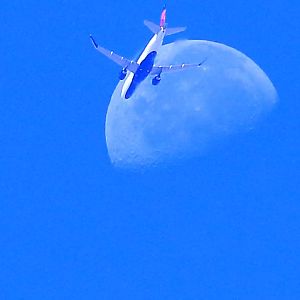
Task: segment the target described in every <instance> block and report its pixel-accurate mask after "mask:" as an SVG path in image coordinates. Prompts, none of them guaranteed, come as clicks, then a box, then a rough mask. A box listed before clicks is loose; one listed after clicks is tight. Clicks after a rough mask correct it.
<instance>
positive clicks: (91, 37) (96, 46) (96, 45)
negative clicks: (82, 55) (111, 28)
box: [90, 34, 98, 48]
mask: <svg viewBox="0 0 300 300" xmlns="http://www.w3.org/2000/svg"><path fill="white" fill-rule="evenodd" d="M90 39H91V41H92V43H93V45H94V47H95V48H98V44H97V43H96V41H95V40H94V38H93V36H92V35H91V34H90Z"/></svg>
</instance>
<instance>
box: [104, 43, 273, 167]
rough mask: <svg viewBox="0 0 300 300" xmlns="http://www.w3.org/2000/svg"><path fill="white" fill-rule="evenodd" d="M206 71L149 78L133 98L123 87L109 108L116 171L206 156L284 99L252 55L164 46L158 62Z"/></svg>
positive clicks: (212, 47)
mask: <svg viewBox="0 0 300 300" xmlns="http://www.w3.org/2000/svg"><path fill="white" fill-rule="evenodd" d="M205 58H207V60H206V62H205V63H204V64H203V65H202V66H201V67H199V68H196V69H189V70H185V71H181V72H176V73H175V72H174V73H169V74H167V73H166V74H162V76H161V77H162V80H161V82H160V84H159V85H158V86H153V85H152V84H151V79H152V78H147V79H146V80H145V81H144V82H142V83H141V85H140V86H139V87H138V88H137V90H136V91H135V93H134V94H133V96H132V97H131V98H130V99H128V100H124V99H122V98H121V97H120V94H121V89H122V85H123V81H120V82H119V83H118V85H117V87H116V89H115V91H114V93H113V95H112V97H111V101H110V104H109V107H108V110H107V115H106V124H105V135H106V144H107V149H108V154H109V157H110V159H111V162H112V164H113V165H115V166H117V167H126V168H132V167H133V168H139V167H147V166H153V165H158V164H169V163H174V162H178V161H180V160H182V159H186V158H193V157H199V156H200V155H201V154H203V152H204V150H206V149H207V148H208V146H211V145H212V144H213V142H215V141H217V140H218V139H220V138H224V136H228V135H231V134H234V133H236V132H239V131H241V130H249V129H251V128H253V126H254V124H255V123H256V122H257V121H258V120H259V119H260V118H261V117H262V116H263V115H264V114H265V113H267V112H269V111H270V110H271V109H272V107H273V106H274V104H275V103H276V102H277V100H278V96H277V92H276V89H275V88H274V86H273V84H272V82H271V81H270V79H269V78H268V77H267V75H266V74H265V73H264V72H263V71H262V69H260V67H259V66H258V65H257V64H255V62H254V61H252V60H251V59H250V58H249V57H247V56H246V55H244V54H243V53H241V52H239V51H237V50H235V49H233V48H231V47H228V46H226V45H224V44H220V43H216V42H211V41H203V40H185V41H180V42H174V43H171V44H166V45H163V46H162V48H161V51H160V52H159V53H158V56H157V59H156V62H155V63H156V64H160V65H169V64H182V63H198V62H201V61H203V59H205Z"/></svg>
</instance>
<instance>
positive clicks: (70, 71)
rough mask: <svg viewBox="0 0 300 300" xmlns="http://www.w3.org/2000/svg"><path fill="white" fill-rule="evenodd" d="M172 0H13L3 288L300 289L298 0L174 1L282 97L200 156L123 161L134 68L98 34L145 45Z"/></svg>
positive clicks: (4, 51)
mask: <svg viewBox="0 0 300 300" xmlns="http://www.w3.org/2000/svg"><path fill="white" fill-rule="evenodd" d="M162 4H163V3H162V2H161V1H148V0H146V1H143V3H142V2H140V3H138V4H137V3H135V2H133V1H118V0H116V1H88V2H82V1H72V3H71V4H70V3H68V2H67V1H57V0H53V1H51V2H45V1H44V2H37V1H30V0H29V1H26V2H24V1H9V2H6V3H2V4H1V10H0V25H1V31H2V33H3V34H2V36H1V40H0V45H1V47H0V57H1V58H0V59H1V70H2V72H1V75H2V76H1V77H0V90H1V100H2V101H1V118H0V137H1V156H0V166H1V167H0V199H1V209H0V245H1V247H0V298H1V299H299V297H300V288H299V287H300V284H299V277H300V276H299V275H300V274H299V263H300V261H299V250H300V249H299V226H300V221H299V220H300V218H299V209H300V205H299V199H300V191H299V167H300V166H299V109H300V107H299V101H298V100H299V99H298V98H299V74H298V73H299V65H300V64H299V53H300V44H299V42H298V39H299V34H300V32H299V31H300V29H299V28H300V26H299V4H298V3H297V2H296V1H289V2H283V1H278V0H275V1H257V0H255V1H251V2H245V1H237V0H231V1H227V0H225V1H222V3H220V1H216V0H210V1H200V2H197V3H196V4H195V1H190V0H185V1H176V2H175V1H173V2H172V1H168V3H167V5H168V23H169V24H171V25H173V26H181V25H188V30H187V32H186V33H184V34H182V35H181V37H185V38H189V39H207V40H213V41H218V42H221V43H224V44H227V45H229V46H232V47H234V48H236V49H238V50H240V51H242V52H243V53H245V54H246V55H248V56H249V57H251V58H252V59H253V60H254V61H255V62H256V63H258V64H259V65H260V67H261V68H262V69H263V70H264V71H265V72H266V73H267V74H268V75H269V77H270V79H271V80H272V82H273V83H274V85H275V87H276V89H277V91H278V94H279V97H280V101H279V103H278V105H277V106H276V108H275V109H274V110H273V112H272V113H271V114H269V115H268V116H267V117H266V118H265V119H264V120H263V121H262V122H260V123H259V124H258V125H257V126H256V128H255V130H253V131H251V132H249V133H243V134H238V135H235V136H232V137H231V138H228V139H226V140H225V141H223V142H222V143H220V144H218V145H216V146H215V147H213V148H212V149H210V150H209V151H208V152H207V153H206V154H205V155H203V156H201V157H200V158H198V159H193V160H191V161H188V162H186V163H185V164H179V165H178V166H173V167H169V168H167V167H166V168H160V169H154V170H148V171H145V172H143V173H135V172H129V171H124V170H123V171H121V170H117V169H114V168H113V167H112V166H111V164H110V161H109V158H108V154H107V150H106V144H105V135H104V124H105V114H106V109H107V107H108V104H109V100H110V96H111V94H112V92H113V90H114V88H115V86H116V84H117V82H118V79H117V76H118V72H119V68H118V67H117V66H115V65H114V64H112V63H111V62H110V61H109V60H106V59H105V58H104V57H102V56H100V55H99V54H98V53H96V51H95V50H94V49H93V48H92V46H91V43H90V41H89V38H88V36H89V34H90V33H94V34H95V36H96V37H97V38H98V40H99V42H100V41H101V44H103V45H104V46H106V47H109V48H110V49H114V50H115V51H117V52H119V53H121V54H123V55H124V56H128V57H134V56H135V55H136V54H137V53H139V51H140V50H142V47H143V46H144V45H145V44H146V42H147V41H148V39H149V38H150V36H151V35H150V32H149V31H148V29H147V28H146V27H144V26H143V23H142V22H143V20H144V19H150V20H153V21H156V20H158V18H159V13H160V10H161V7H162ZM172 40H173V37H172V38H170V39H168V41H169V42H170V41H172Z"/></svg>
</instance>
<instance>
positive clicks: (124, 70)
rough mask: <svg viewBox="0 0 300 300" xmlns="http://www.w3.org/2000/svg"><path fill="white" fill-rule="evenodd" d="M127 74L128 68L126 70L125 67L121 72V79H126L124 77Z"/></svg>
mask: <svg viewBox="0 0 300 300" xmlns="http://www.w3.org/2000/svg"><path fill="white" fill-rule="evenodd" d="M126 75H127V70H126V69H123V70H122V71H121V72H120V75H119V79H120V80H124V78H125V77H126Z"/></svg>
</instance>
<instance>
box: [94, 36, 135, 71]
mask: <svg viewBox="0 0 300 300" xmlns="http://www.w3.org/2000/svg"><path fill="white" fill-rule="evenodd" d="M90 39H91V40H92V43H93V45H94V47H95V48H96V50H98V51H99V52H100V53H102V54H103V55H105V56H106V57H108V58H109V59H111V60H112V61H114V62H115V63H116V64H118V65H120V66H121V67H122V68H126V69H127V70H128V71H130V72H132V73H135V72H136V70H137V69H138V68H139V64H138V63H137V62H136V61H134V60H130V59H127V58H125V57H123V56H120V55H118V54H116V53H114V52H113V51H110V50H107V49H105V48H103V47H101V46H99V45H98V44H97V43H96V41H95V40H94V38H93V37H92V35H90Z"/></svg>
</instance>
